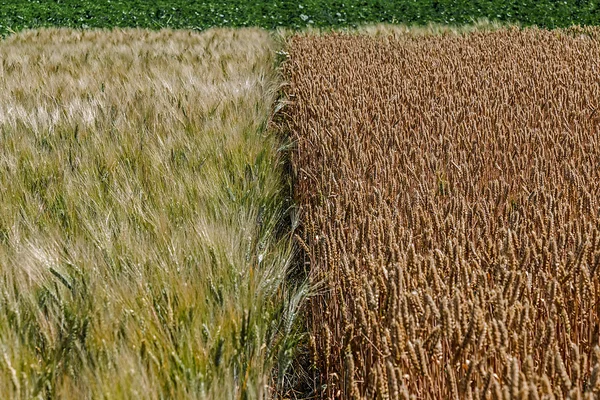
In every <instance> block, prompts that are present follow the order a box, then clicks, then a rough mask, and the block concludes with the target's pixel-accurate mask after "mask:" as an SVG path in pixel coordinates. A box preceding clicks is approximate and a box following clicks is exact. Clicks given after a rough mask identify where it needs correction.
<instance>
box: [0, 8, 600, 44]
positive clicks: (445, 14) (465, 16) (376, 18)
mask: <svg viewBox="0 0 600 400" xmlns="http://www.w3.org/2000/svg"><path fill="white" fill-rule="evenodd" d="M599 7H600V5H599V4H598V3H597V2H592V1H579V0H565V1H554V0H539V1H533V0H525V1H523V0H510V1H497V0H496V1H477V2H473V1H464V0H419V1H412V0H386V1H383V0H368V1H366V0H346V1H339V0H326V1H319V0H301V1H290V0H275V1H243V0H211V1H198V0H192V1H185V0H159V1H153V2H147V1H141V0H133V1H125V0H97V1H91V0H84V1H78V0H54V1H39V0H19V1H1V2H0V36H4V35H6V34H8V33H10V32H11V31H18V30H21V29H25V28H37V27H46V26H64V27H72V28H113V27H142V28H151V29H159V28H164V27H169V28H174V29H180V28H186V29H206V28H209V27H216V26H233V27H243V26H258V27H263V28H267V29H275V28H279V27H288V28H294V29H298V28H305V27H307V26H315V27H346V26H355V25H358V24H365V23H377V22H384V23H407V24H427V23H430V22H433V23H441V24H457V25H461V24H469V23H472V22H473V21H476V20H478V19H482V18H486V19H489V20H498V21H502V22H509V23H515V22H516V23H522V24H524V25H534V24H535V25H538V26H543V27H549V28H555V27H565V26H570V25H573V24H579V25H598V24H599V23H600V8H599Z"/></svg>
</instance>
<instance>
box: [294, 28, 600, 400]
mask: <svg viewBox="0 0 600 400" xmlns="http://www.w3.org/2000/svg"><path fill="white" fill-rule="evenodd" d="M599 38H600V31H599V30H598V29H597V28H585V29H584V28H572V29H569V30H556V31H545V30H539V29H533V28H531V29H525V30H521V29H517V28H505V29H500V30H498V31H495V32H477V31H476V32H472V33H470V34H468V35H463V34H455V33H451V32H445V33H444V32H442V34H441V35H433V36H432V35H412V34H409V33H402V32H399V33H397V34H394V35H391V36H390V35H382V36H379V37H369V36H362V35H356V34H339V33H333V34H325V35H303V34H300V35H295V36H293V37H292V38H291V39H289V42H288V48H287V52H288V53H289V57H288V59H287V61H286V62H285V65H284V69H285V72H286V74H287V77H288V78H289V81H290V84H289V86H287V87H286V95H287V99H288V105H287V108H286V111H285V112H286V118H287V119H286V124H285V129H286V130H287V131H289V132H291V133H292V134H293V136H294V138H295V140H296V144H297V147H296V149H295V151H294V153H293V155H292V167H293V173H294V192H295V199H296V201H297V202H298V204H299V207H300V216H301V219H300V220H301V234H299V235H298V237H297V241H298V243H299V245H300V246H302V247H303V249H304V251H303V257H304V263H305V264H307V265H309V268H310V275H311V281H312V284H313V285H315V286H316V287H317V288H318V290H319V295H318V296H315V297H313V298H312V299H311V301H310V306H309V308H310V309H309V310H308V312H307V319H308V326H309V329H310V330H311V337H310V339H311V340H310V346H311V348H312V351H311V353H312V368H314V370H315V371H317V377H316V379H315V381H314V383H313V390H314V391H315V392H318V393H320V394H321V395H322V396H323V397H324V398H357V399H358V398H362V399H399V398H403V399H498V400H499V399H567V398H569V399H581V398H585V399H593V398H597V397H598V395H599V393H600V392H599V389H600V377H599V375H600V347H599V344H600V343H599V322H600V319H599V312H600V309H599V301H598V298H599V295H600V280H599V278H598V276H599V273H600V271H599V270H598V267H599V266H600V218H599V217H600V208H599V197H600V168H599V165H600V164H599V160H600V140H599V138H600V136H599V135H600V112H597V108H598V107H599V106H600V79H599V78H598V76H599V75H598V74H599V73H600V43H599V41H598V39H599Z"/></svg>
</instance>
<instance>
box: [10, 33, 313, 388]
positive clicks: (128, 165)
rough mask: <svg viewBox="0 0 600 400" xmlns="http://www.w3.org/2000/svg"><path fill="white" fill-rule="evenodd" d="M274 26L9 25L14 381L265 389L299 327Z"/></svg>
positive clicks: (280, 379)
mask: <svg viewBox="0 0 600 400" xmlns="http://www.w3.org/2000/svg"><path fill="white" fill-rule="evenodd" d="M276 50H277V45H276V44H275V42H274V41H273V39H272V38H271V36H270V35H269V34H268V33H267V32H264V31H260V30H254V29H243V30H227V29H224V30H209V31H206V32H204V33H196V32H191V31H170V30H162V31H159V32H150V31H145V30H111V31H108V30H107V31H102V30H99V31H74V30H66V29H48V30H38V31H25V32H22V33H19V34H15V35H12V36H10V37H8V38H6V39H5V40H2V41H1V42H0V171H2V172H1V173H0V393H2V396H1V397H2V398H14V399H18V398H23V399H31V398H40V399H41V398H61V399H62V398H64V399H86V398H87V399H133V398H144V399H165V398H177V399H185V398H190V399H197V398H211V399H218V398H223V399H230V398H239V399H252V398H266V397H271V396H273V395H274V394H275V393H276V392H277V391H278V390H280V389H281V388H282V387H283V386H284V385H285V382H284V377H285V373H286V370H287V368H288V366H289V364H290V362H291V358H292V353H293V349H294V347H295V346H296V342H297V341H298V340H299V337H300V336H299V334H298V333H297V332H296V327H295V324H294V321H295V316H296V314H297V311H298V306H299V303H300V301H301V299H302V298H303V296H304V295H303V289H302V288H293V287H291V285H290V284H288V283H286V275H287V273H288V268H289V265H290V260H291V257H292V243H291V240H290V238H289V234H286V231H288V230H289V227H288V224H289V223H290V222H289V216H287V208H288V207H289V204H288V197H289V180H288V179H287V178H286V177H285V175H284V174H283V171H284V166H283V162H284V161H283V158H282V153H281V152H280V151H279V150H278V149H279V148H280V147H281V146H282V144H283V143H282V141H281V140H280V139H279V138H278V137H276V136H275V135H274V134H273V132H272V131H271V130H270V129H269V125H270V118H271V112H272V108H273V106H274V102H275V101H276V97H277V91H278V88H279V85H280V83H279V76H278V73H277V71H276V70H275V65H276V60H275V51H276Z"/></svg>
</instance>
